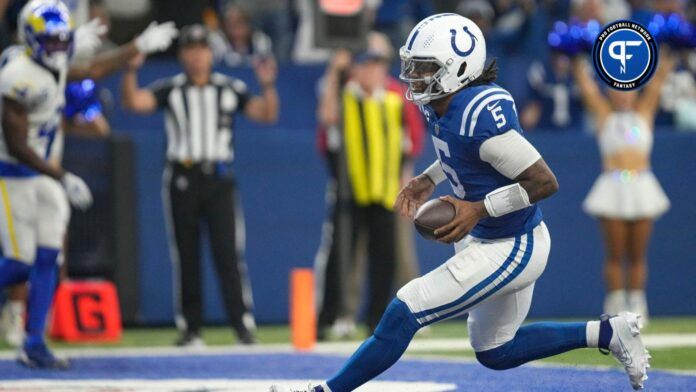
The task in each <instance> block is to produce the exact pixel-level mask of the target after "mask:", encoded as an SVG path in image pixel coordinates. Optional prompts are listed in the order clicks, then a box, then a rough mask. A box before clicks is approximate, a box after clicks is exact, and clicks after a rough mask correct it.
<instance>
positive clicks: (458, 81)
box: [399, 13, 486, 104]
mask: <svg viewBox="0 0 696 392" xmlns="http://www.w3.org/2000/svg"><path fill="white" fill-rule="evenodd" d="M399 56H400V57H401V75H399V78H400V79H401V80H403V81H404V82H406V83H407V84H408V90H407V91H406V98H407V99H409V100H411V101H413V102H415V103H417V104H426V103H428V102H430V101H431V100H433V99H438V98H442V97H445V96H447V95H450V94H453V93H455V92H457V91H458V90H459V89H461V88H462V87H464V86H466V85H467V84H469V83H471V82H472V81H473V80H474V79H476V78H477V77H479V76H480V75H481V73H483V68H484V66H485V63H486V40H485V38H484V37H483V33H482V32H481V29H479V28H478V26H476V24H475V23H474V22H472V21H471V20H470V19H467V18H465V17H463V16H461V15H457V14H452V13H446V14H437V15H433V16H429V17H427V18H425V19H423V20H422V21H421V22H420V23H418V24H417V25H416V27H414V28H413V30H411V33H410V34H409V35H408V38H407V39H406V45H404V46H402V47H401V49H400V50H399Z"/></svg>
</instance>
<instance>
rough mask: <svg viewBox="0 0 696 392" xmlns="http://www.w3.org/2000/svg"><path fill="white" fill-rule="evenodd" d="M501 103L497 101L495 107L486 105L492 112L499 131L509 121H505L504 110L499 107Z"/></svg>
mask: <svg viewBox="0 0 696 392" xmlns="http://www.w3.org/2000/svg"><path fill="white" fill-rule="evenodd" d="M499 103H500V101H496V102H495V103H494V104H493V105H490V104H489V105H486V109H488V111H489V112H491V116H493V119H494V120H495V126H496V127H498V129H500V128H502V127H503V126H504V125H505V124H507V121H505V115H504V114H503V108H502V107H500V105H499Z"/></svg>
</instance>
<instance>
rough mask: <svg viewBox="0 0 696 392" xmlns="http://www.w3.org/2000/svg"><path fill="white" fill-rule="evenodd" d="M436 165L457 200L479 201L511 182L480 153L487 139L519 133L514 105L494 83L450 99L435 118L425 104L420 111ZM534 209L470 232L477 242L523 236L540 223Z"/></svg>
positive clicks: (490, 220)
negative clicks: (431, 141) (430, 136)
mask: <svg viewBox="0 0 696 392" xmlns="http://www.w3.org/2000/svg"><path fill="white" fill-rule="evenodd" d="M422 110H423V113H424V114H425V116H426V118H427V121H428V129H429V130H430V133H431V135H432V138H433V144H434V146H435V152H436V153H437V157H438V159H439V161H440V165H441V166H442V169H443V170H444V172H445V174H447V178H448V179H449V182H450V184H451V185H452V190H453V191H454V194H455V195H456V197H458V198H459V199H463V200H466V201H471V202H475V201H480V200H483V199H484V198H485V197H486V194H488V193H489V192H491V191H493V190H495V189H497V188H500V187H503V186H506V185H510V184H512V183H514V181H513V180H511V179H509V178H507V177H505V176H504V175H502V174H500V173H499V172H498V171H497V170H496V169H494V168H493V167H492V166H491V165H490V164H489V163H488V162H485V161H483V160H481V157H480V155H479V149H480V148H481V144H483V142H484V141H486V140H487V139H489V138H491V137H494V136H496V135H501V134H503V133H505V132H507V131H509V130H515V131H516V132H520V133H522V132H523V131H522V127H520V123H519V120H518V119H517V109H516V108H515V101H514V100H513V99H512V96H511V95H510V93H508V92H507V91H506V90H505V89H503V88H501V87H500V86H498V85H496V84H485V85H479V86H474V87H469V88H465V89H463V90H461V91H459V92H458V93H456V95H455V96H454V97H453V98H452V101H451V102H450V105H449V108H448V110H447V112H446V113H445V115H444V116H442V117H441V118H438V117H437V115H436V114H435V112H434V111H433V109H432V108H431V107H430V106H429V105H425V106H423V107H422ZM541 219H542V216H541V210H540V209H539V207H537V205H536V204H534V205H532V206H530V207H527V208H525V209H523V210H519V211H515V212H513V213H510V214H507V215H503V216H501V217H498V218H494V217H489V218H485V219H482V220H481V221H479V223H478V224H477V225H476V227H474V229H473V230H472V231H471V235H473V236H474V237H478V238H487V239H493V238H504V237H513V236H516V235H520V234H524V233H526V232H528V231H530V230H531V229H533V228H534V227H535V226H536V225H538V224H539V223H540V222H541Z"/></svg>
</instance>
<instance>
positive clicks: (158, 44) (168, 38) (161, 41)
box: [135, 22, 179, 54]
mask: <svg viewBox="0 0 696 392" xmlns="http://www.w3.org/2000/svg"><path fill="white" fill-rule="evenodd" d="M177 35H179V30H177V29H176V26H175V25H174V22H165V23H162V24H157V22H152V23H150V25H149V26H147V28H146V29H145V31H143V32H142V33H140V35H139V36H138V37H137V38H136V39H135V46H136V47H137V48H138V51H139V52H140V53H144V54H151V53H155V52H160V51H163V50H166V49H167V48H168V47H169V45H171V44H172V41H174V38H176V36H177Z"/></svg>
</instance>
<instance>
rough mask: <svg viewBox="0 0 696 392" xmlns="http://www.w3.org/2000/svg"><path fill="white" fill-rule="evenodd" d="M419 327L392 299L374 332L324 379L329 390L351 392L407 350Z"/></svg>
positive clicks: (404, 307) (389, 365)
mask: <svg viewBox="0 0 696 392" xmlns="http://www.w3.org/2000/svg"><path fill="white" fill-rule="evenodd" d="M419 328H420V324H418V321H416V318H415V317H414V316H413V314H412V313H411V311H410V310H409V309H408V306H406V304H405V303H403V302H402V301H401V300H399V299H397V298H395V299H394V300H393V301H392V302H391V303H390V304H389V306H388V307H387V310H385V311H384V315H382V320H380V322H379V324H378V325H377V328H376V329H375V333H374V335H372V336H371V337H370V338H369V339H367V340H366V341H365V342H364V343H363V344H362V345H361V346H360V348H358V350H357V351H356V352H355V353H354V354H353V356H352V357H350V359H349V360H348V362H347V363H346V365H345V366H344V367H343V369H341V371H339V372H338V374H336V375H335V376H334V377H333V378H331V379H330V380H329V381H328V382H327V385H328V386H329V388H331V392H344V391H346V392H347V391H352V390H354V389H356V388H357V387H359V386H360V385H362V384H364V383H366V382H368V381H370V380H371V379H373V378H375V377H377V376H378V375H379V374H380V373H382V372H383V371H385V370H387V369H389V367H391V366H392V365H393V364H394V363H396V361H397V360H398V359H399V358H400V357H401V355H402V354H403V353H404V351H406V348H407V347H408V344H409V343H410V342H411V339H413V335H415V334H416V331H418V329H419Z"/></svg>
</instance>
